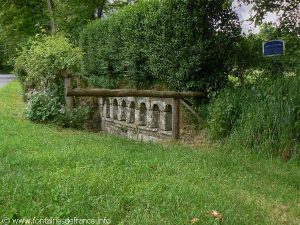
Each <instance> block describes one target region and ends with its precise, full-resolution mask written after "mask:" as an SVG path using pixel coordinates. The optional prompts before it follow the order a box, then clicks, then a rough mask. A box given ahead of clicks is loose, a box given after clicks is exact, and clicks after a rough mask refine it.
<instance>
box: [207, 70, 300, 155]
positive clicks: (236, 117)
mask: <svg viewBox="0 0 300 225" xmlns="http://www.w3.org/2000/svg"><path fill="white" fill-rule="evenodd" d="M299 86H300V76H299V75H298V76H285V77H283V76H281V77H278V78H276V79H275V80H274V79H268V80H258V81H257V82H256V83H254V84H252V85H245V86H239V87H236V88H234V89H227V90H224V91H223V92H222V93H221V94H220V95H219V96H218V97H217V98H216V99H215V100H214V102H213V103H212V104H211V106H210V109H209V112H210V119H209V122H208V124H209V130H210V133H211V134H212V136H213V137H215V138H221V137H225V136H228V135H230V136H231V139H232V140H233V143H238V144H241V145H244V146H246V147H250V148H254V149H259V150H260V151H264V150H265V151H268V153H270V154H273V153H276V154H280V155H282V156H284V157H292V156H295V155H298V156H300V151H299V143H300V135H299V134H300V92H299Z"/></svg>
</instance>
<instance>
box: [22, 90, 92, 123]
mask: <svg viewBox="0 0 300 225" xmlns="http://www.w3.org/2000/svg"><path fill="white" fill-rule="evenodd" d="M88 114H89V109H88V108H87V107H79V108H76V109H73V110H67V109H65V107H64V101H63V100H62V99H61V98H60V97H59V95H58V94H57V93H55V92H44V93H41V92H36V93H34V94H32V95H31V96H30V98H29V100H28V102H27V104H26V110H25V116H26V118H27V119H30V120H31V121H33V122H36V123H48V122H52V123H54V124H57V125H59V126H62V127H71V128H83V123H84V121H85V119H86V118H87V116H88Z"/></svg>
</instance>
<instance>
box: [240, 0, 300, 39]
mask: <svg viewBox="0 0 300 225" xmlns="http://www.w3.org/2000/svg"><path fill="white" fill-rule="evenodd" d="M239 2H241V3H246V4H249V5H252V10H253V12H254V14H253V16H252V18H251V19H252V20H253V21H254V22H255V23H256V24H257V25H258V24H262V23H263V19H264V18H265V17H266V15H267V14H268V13H276V14H277V16H278V17H279V23H280V28H281V30H282V31H284V32H286V33H293V34H296V35H297V36H298V37H300V0H239Z"/></svg>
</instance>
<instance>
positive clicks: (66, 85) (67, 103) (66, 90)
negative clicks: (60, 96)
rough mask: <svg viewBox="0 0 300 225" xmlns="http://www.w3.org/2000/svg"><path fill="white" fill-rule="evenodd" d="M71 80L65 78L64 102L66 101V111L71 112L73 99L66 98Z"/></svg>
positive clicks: (70, 86) (70, 87) (70, 88)
mask: <svg viewBox="0 0 300 225" xmlns="http://www.w3.org/2000/svg"><path fill="white" fill-rule="evenodd" d="M72 89H73V87H72V78H70V77H66V78H65V101H66V106H67V109H70V110H72V109H73V107H74V99H73V97H70V96H67V93H68V91H69V90H72Z"/></svg>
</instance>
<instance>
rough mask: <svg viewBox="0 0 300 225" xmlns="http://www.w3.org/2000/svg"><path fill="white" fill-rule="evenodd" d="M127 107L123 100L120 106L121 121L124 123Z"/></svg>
mask: <svg viewBox="0 0 300 225" xmlns="http://www.w3.org/2000/svg"><path fill="white" fill-rule="evenodd" d="M126 107H127V105H126V101H125V100H123V101H122V104H121V118H120V120H121V121H126V111H127V108H126Z"/></svg>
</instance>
